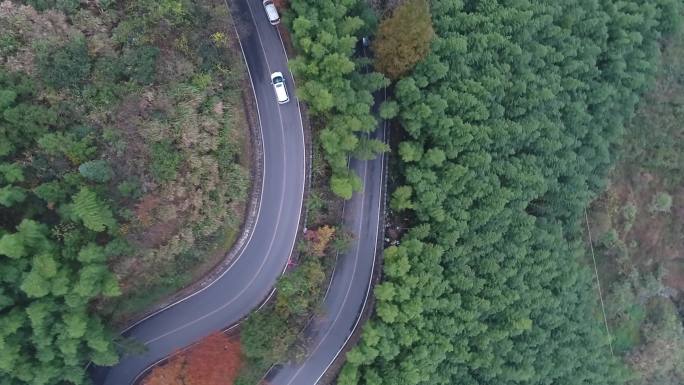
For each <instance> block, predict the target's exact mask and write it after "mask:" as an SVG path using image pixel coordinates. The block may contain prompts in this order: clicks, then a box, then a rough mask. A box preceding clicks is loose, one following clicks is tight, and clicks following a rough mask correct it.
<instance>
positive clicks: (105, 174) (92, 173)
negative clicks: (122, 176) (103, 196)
mask: <svg viewBox="0 0 684 385" xmlns="http://www.w3.org/2000/svg"><path fill="white" fill-rule="evenodd" d="M78 172H80V173H81V175H83V177H84V178H86V179H89V180H92V181H93V182H98V183H105V182H107V181H109V180H110V179H112V176H113V175H114V171H112V168H111V167H110V166H109V163H108V162H107V161H106V160H104V159H98V160H91V161H88V162H85V163H83V164H81V165H80V166H78Z"/></svg>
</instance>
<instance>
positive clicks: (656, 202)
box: [649, 192, 672, 213]
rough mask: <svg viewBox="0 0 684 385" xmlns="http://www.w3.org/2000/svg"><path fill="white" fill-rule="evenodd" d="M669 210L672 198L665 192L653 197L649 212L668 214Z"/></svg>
mask: <svg viewBox="0 0 684 385" xmlns="http://www.w3.org/2000/svg"><path fill="white" fill-rule="evenodd" d="M671 208H672V196H671V195H670V194H668V193H666V192H659V193H658V194H656V196H655V197H653V202H651V206H650V207H649V211H650V212H652V213H669V212H670V209H671Z"/></svg>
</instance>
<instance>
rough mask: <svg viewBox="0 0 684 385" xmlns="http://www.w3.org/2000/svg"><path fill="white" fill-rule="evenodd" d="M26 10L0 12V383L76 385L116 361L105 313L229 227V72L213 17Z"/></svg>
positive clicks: (191, 10)
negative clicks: (92, 367) (93, 369)
mask: <svg viewBox="0 0 684 385" xmlns="http://www.w3.org/2000/svg"><path fill="white" fill-rule="evenodd" d="M25 3H28V4H31V5H33V6H35V7H36V8H33V7H32V6H29V5H21V4H18V3H17V2H10V1H3V2H2V3H0V31H2V33H1V35H0V341H1V342H0V383H2V384H3V385H5V384H6V385H15V384H16V385H19V384H31V385H42V384H82V383H84V382H85V381H86V380H85V365H86V363H87V362H88V361H92V362H93V363H94V364H96V365H111V364H114V363H116V361H117V360H118V353H119V352H118V351H117V349H115V338H114V335H113V334H112V333H109V332H108V328H106V327H105V326H104V322H103V321H102V316H104V317H107V318H108V319H107V321H111V319H110V317H112V316H113V315H114V313H112V311H113V310H118V309H116V306H112V304H117V305H118V304H124V305H126V306H128V305H127V304H129V303H132V302H131V300H132V299H133V298H136V294H137V295H138V297H137V298H145V299H146V300H152V301H154V300H155V299H157V298H158V296H155V295H154V294H155V293H154V292H150V290H151V289H155V288H156V286H155V285H159V284H160V282H162V283H163V284H164V285H166V286H171V287H172V288H175V287H176V286H174V284H175V285H177V284H178V283H179V282H175V281H173V278H175V277H177V276H179V275H180V274H184V275H187V274H188V271H189V270H190V267H192V266H194V265H196V264H197V262H198V260H200V255H201V253H202V252H203V251H204V250H206V249H207V248H209V247H210V245H211V244H213V241H215V240H217V239H218V240H221V239H222V235H223V233H225V232H226V230H225V229H226V226H229V227H230V226H232V227H233V228H236V227H237V226H238V222H239V219H240V217H241V216H240V214H239V212H240V210H239V206H240V204H241V202H242V200H243V199H244V196H245V193H246V188H247V182H248V181H247V175H246V172H245V170H244V169H243V167H242V166H241V165H240V164H239V163H238V159H237V156H238V154H239V150H240V146H241V140H240V136H241V134H240V130H239V129H238V127H236V123H238V122H239V120H237V119H236V116H239V115H236V114H235V113H234V112H235V107H236V106H240V104H239V102H240V97H239V91H238V89H239V87H238V84H239V83H238V81H239V80H240V75H239V74H240V71H239V70H240V69H241V67H238V65H240V63H241V62H240V61H239V60H237V59H235V60H234V58H233V56H232V55H231V54H230V52H229V49H228V44H227V41H226V37H225V36H227V33H228V32H229V31H230V30H229V29H228V28H229V24H226V20H229V17H228V15H227V13H226V12H227V11H226V7H225V4H224V3H223V2H221V1H216V2H212V1H205V2H198V3H196V2H190V1H181V0H164V1H161V2H160V1H151V0H131V1H124V2H114V1H98V2H87V3H86V2H80V1H69V0H57V1H50V0H41V1H37V0H35V1H26V2H25ZM64 12H66V14H65V13H64ZM235 63H238V64H235ZM217 234H219V235H221V236H218V235H217ZM181 256H183V258H181ZM120 283H122V284H121V285H120ZM181 283H182V282H181ZM121 294H124V295H123V296H121ZM115 297H117V299H114V298H115ZM114 301H120V302H114ZM98 314H99V315H98Z"/></svg>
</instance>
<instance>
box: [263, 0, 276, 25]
mask: <svg viewBox="0 0 684 385" xmlns="http://www.w3.org/2000/svg"><path fill="white" fill-rule="evenodd" d="M263 4H264V10H265V11H266V17H268V22H269V23H271V25H276V24H278V23H280V15H278V10H277V9H276V7H275V5H273V0H264V1H263Z"/></svg>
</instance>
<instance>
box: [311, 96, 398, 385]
mask: <svg viewBox="0 0 684 385" xmlns="http://www.w3.org/2000/svg"><path fill="white" fill-rule="evenodd" d="M383 94H384V95H383V101H384V100H387V89H386V88H385V89H384V90H383ZM386 139H387V121H383V122H382V140H383V141H385V140H386ZM367 162H368V161H367ZM380 170H381V172H380V186H381V187H380V194H379V195H380V196H379V198H378V206H379V207H378V231H377V232H376V233H375V242H374V243H373V266H372V267H371V274H370V277H369V279H368V286H367V288H366V297H365V298H364V300H363V305H362V306H361V311H360V312H359V317H358V318H357V319H356V322H355V323H354V327H353V328H352V330H351V332H349V335H348V336H347V338H346V339H345V340H344V343H343V344H342V346H341V347H340V349H339V350H338V351H337V353H335V355H334V356H333V359H332V361H330V363H329V364H328V366H326V367H325V370H323V373H321V375H320V376H318V378H317V379H316V382H314V385H315V384H318V381H320V380H321V378H322V377H323V376H324V375H325V373H327V372H328V369H330V367H331V366H332V364H333V363H334V362H335V360H336V359H337V357H338V356H339V355H340V353H342V351H343V350H344V348H345V347H346V346H347V342H349V340H350V339H351V337H352V335H353V334H354V332H355V331H356V328H357V327H358V326H359V323H360V322H361V318H362V317H363V311H364V310H365V309H366V305H367V304H368V296H369V294H370V291H371V287H372V286H373V285H372V283H373V272H374V271H375V262H376V254H377V252H378V235H379V234H380V231H381V230H382V229H381V227H380V216H381V215H382V210H380V209H381V208H382V199H383V197H384V194H383V193H382V189H383V186H384V182H385V154H382V158H381V160H380Z"/></svg>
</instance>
